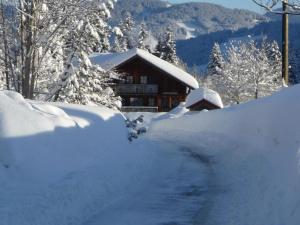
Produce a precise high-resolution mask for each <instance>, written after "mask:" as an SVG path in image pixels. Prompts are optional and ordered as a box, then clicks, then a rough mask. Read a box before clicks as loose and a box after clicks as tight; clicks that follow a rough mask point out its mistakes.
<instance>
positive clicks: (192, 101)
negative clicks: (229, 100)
mask: <svg viewBox="0 0 300 225" xmlns="http://www.w3.org/2000/svg"><path fill="white" fill-rule="evenodd" d="M223 107H224V106H223V102H222V99H221V97H220V95H219V94H218V93H217V92H215V91H213V90H211V89H209V88H198V89H196V90H193V91H192V92H191V93H190V94H189V95H188V97H187V100H186V108H188V109H189V110H191V111H202V110H205V109H206V110H214V109H221V108H223Z"/></svg>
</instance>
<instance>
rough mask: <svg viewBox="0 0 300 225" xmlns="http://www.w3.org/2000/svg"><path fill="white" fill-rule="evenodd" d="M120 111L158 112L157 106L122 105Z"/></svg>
mask: <svg viewBox="0 0 300 225" xmlns="http://www.w3.org/2000/svg"><path fill="white" fill-rule="evenodd" d="M121 111H122V112H158V107H157V106H153V107H152V106H123V107H122V108H121Z"/></svg>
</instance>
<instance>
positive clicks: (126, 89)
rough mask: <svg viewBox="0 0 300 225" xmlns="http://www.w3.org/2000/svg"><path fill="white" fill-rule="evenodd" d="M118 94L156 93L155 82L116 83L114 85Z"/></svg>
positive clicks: (156, 86)
mask: <svg viewBox="0 0 300 225" xmlns="http://www.w3.org/2000/svg"><path fill="white" fill-rule="evenodd" d="M116 91H117V93H118V94H157V93H158V85H156V84H118V85H117V86H116Z"/></svg>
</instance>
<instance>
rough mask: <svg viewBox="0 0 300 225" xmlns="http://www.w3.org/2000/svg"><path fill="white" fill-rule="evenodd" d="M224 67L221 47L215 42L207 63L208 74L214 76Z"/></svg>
mask: <svg viewBox="0 0 300 225" xmlns="http://www.w3.org/2000/svg"><path fill="white" fill-rule="evenodd" d="M223 67H224V59H223V56H222V52H221V48H220V45H219V44H218V43H215V44H214V46H213V49H212V51H211V54H210V57H209V62H208V65H207V75H208V76H213V75H215V74H220V71H221V70H222V69H223Z"/></svg>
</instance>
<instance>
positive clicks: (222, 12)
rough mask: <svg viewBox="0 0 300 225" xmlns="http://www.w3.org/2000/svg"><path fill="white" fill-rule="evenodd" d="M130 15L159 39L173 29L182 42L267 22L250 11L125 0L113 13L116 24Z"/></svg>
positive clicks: (195, 4)
mask: <svg viewBox="0 0 300 225" xmlns="http://www.w3.org/2000/svg"><path fill="white" fill-rule="evenodd" d="M128 12H129V13H130V14H131V15H132V17H133V18H134V20H135V21H136V23H137V24H140V23H141V22H143V21H145V22H146V24H147V26H148V29H150V30H151V31H152V33H153V34H154V35H155V36H156V37H158V36H159V35H160V34H162V33H164V31H165V30H166V28H167V27H171V28H172V30H173V31H174V33H175V36H176V39H180V40H184V39H189V38H191V37H196V36H199V35H202V34H208V33H212V32H217V31H222V30H238V29H240V28H251V27H253V26H255V25H256V24H257V23H260V22H262V21H265V20H266V18H265V17H264V16H262V15H259V14H257V13H254V12H251V11H248V10H239V9H228V8H225V7H222V6H219V5H215V4H210V3H183V4H175V5H171V4H169V3H167V2H163V1H160V0H122V1H118V2H117V4H116V7H115V9H114V10H113V12H112V21H113V24H117V23H118V22H119V21H120V20H121V19H122V17H124V15H125V14H126V13H128Z"/></svg>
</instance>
